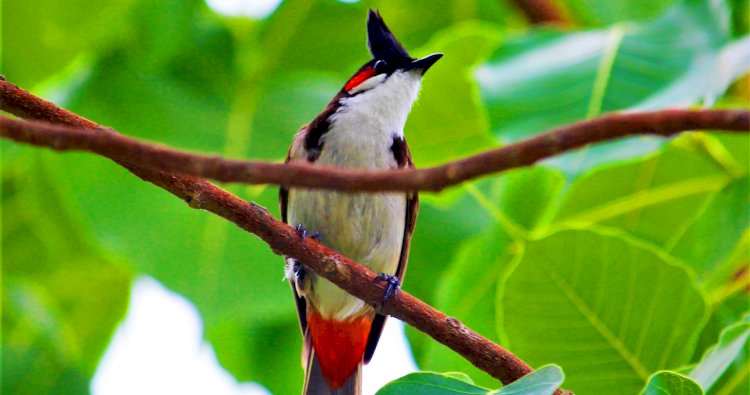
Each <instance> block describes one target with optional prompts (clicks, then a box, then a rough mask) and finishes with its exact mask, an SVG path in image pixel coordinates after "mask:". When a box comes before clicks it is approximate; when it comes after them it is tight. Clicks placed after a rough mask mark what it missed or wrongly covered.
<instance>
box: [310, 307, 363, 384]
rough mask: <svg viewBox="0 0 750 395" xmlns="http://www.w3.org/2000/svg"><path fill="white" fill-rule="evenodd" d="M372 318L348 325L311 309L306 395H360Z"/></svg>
mask: <svg viewBox="0 0 750 395" xmlns="http://www.w3.org/2000/svg"><path fill="white" fill-rule="evenodd" d="M371 326H372V317H369V316H363V317H358V318H354V319H351V320H347V321H337V320H333V319H325V318H323V317H321V316H320V315H319V314H318V312H317V311H315V310H314V309H311V311H310V314H308V317H307V334H306V337H308V336H309V338H308V339H309V341H306V342H305V343H306V346H307V347H310V348H311V349H308V352H307V364H306V368H305V387H304V390H303V392H302V393H303V395H359V394H361V393H362V364H363V361H362V359H363V356H364V353H365V347H366V345H367V338H368V335H369V333H370V328H371ZM308 339H306V340H308Z"/></svg>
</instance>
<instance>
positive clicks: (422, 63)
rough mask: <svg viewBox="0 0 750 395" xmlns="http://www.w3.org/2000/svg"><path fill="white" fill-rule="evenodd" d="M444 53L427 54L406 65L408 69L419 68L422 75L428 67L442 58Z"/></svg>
mask: <svg viewBox="0 0 750 395" xmlns="http://www.w3.org/2000/svg"><path fill="white" fill-rule="evenodd" d="M442 57H443V54H441V53H434V54H432V55H428V56H425V57H424V58H422V59H417V60H415V61H413V62H411V63H410V64H409V65H407V66H406V69H407V70H418V71H419V72H420V73H422V75H424V73H426V72H427V69H429V68H430V67H432V65H433V64H435V62H437V61H438V59H440V58H442Z"/></svg>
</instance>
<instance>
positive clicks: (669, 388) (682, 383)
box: [641, 371, 703, 395]
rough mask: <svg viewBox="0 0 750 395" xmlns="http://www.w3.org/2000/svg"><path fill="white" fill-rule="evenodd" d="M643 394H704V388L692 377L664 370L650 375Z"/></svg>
mask: <svg viewBox="0 0 750 395" xmlns="http://www.w3.org/2000/svg"><path fill="white" fill-rule="evenodd" d="M641 395H703V389H702V388H701V386H700V385H699V384H698V383H696V382H695V381H694V380H692V379H691V378H690V377H686V376H683V375H681V374H679V373H677V372H669V371H662V372H657V373H654V374H653V375H652V376H651V377H649V379H648V383H646V387H645V388H644V389H643V391H641Z"/></svg>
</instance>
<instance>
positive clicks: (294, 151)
mask: <svg viewBox="0 0 750 395" xmlns="http://www.w3.org/2000/svg"><path fill="white" fill-rule="evenodd" d="M307 129H308V126H303V127H302V128H301V129H300V130H299V131H298V132H297V134H295V135H294V139H293V140H292V146H291V147H290V148H289V153H287V155H286V159H285V160H284V163H289V162H290V161H292V159H297V157H298V156H300V155H301V154H302V151H303V150H302V144H303V141H304V140H305V135H306V134H307ZM288 206H289V190H288V189H287V188H284V187H280V188H279V208H280V210H281V220H282V221H283V222H284V223H288V222H287V211H288V210H287V209H288ZM289 285H290V286H291V287H292V292H293V293H294V302H295V304H296V305H297V317H298V318H299V326H300V329H301V330H302V336H303V337H305V332H307V303H306V302H305V299H304V298H303V297H301V296H300V295H299V293H297V286H296V284H295V281H294V280H289ZM305 343H307V341H306V342H305ZM306 347H307V345H306ZM306 351H307V350H304V349H303V363H304V359H305V358H304V354H305V353H306Z"/></svg>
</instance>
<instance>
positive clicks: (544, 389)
mask: <svg viewBox="0 0 750 395" xmlns="http://www.w3.org/2000/svg"><path fill="white" fill-rule="evenodd" d="M564 378H565V377H564V375H563V372H562V369H560V367H559V366H556V365H547V366H543V367H542V368H540V369H539V370H537V371H535V372H533V373H530V374H528V375H526V376H524V377H522V378H520V379H518V380H516V381H515V382H513V383H511V384H510V385H507V386H505V387H503V388H502V389H499V390H497V391H487V389H485V388H480V387H476V386H474V385H472V383H471V382H470V381H469V382H467V381H466V380H465V379H462V378H456V377H455V373H443V374H440V373H432V372H417V373H411V374H408V375H406V376H404V377H402V378H400V379H397V380H394V381H392V382H390V383H388V384H386V385H385V386H384V387H383V388H381V389H380V390H379V391H378V392H377V395H398V394H414V395H420V394H425V395H427V394H429V395H433V394H434V395H450V394H477V395H480V394H481V395H485V394H486V395H511V394H524V395H549V394H552V393H553V392H555V390H556V389H557V388H558V387H560V384H562V382H563V380H564Z"/></svg>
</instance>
